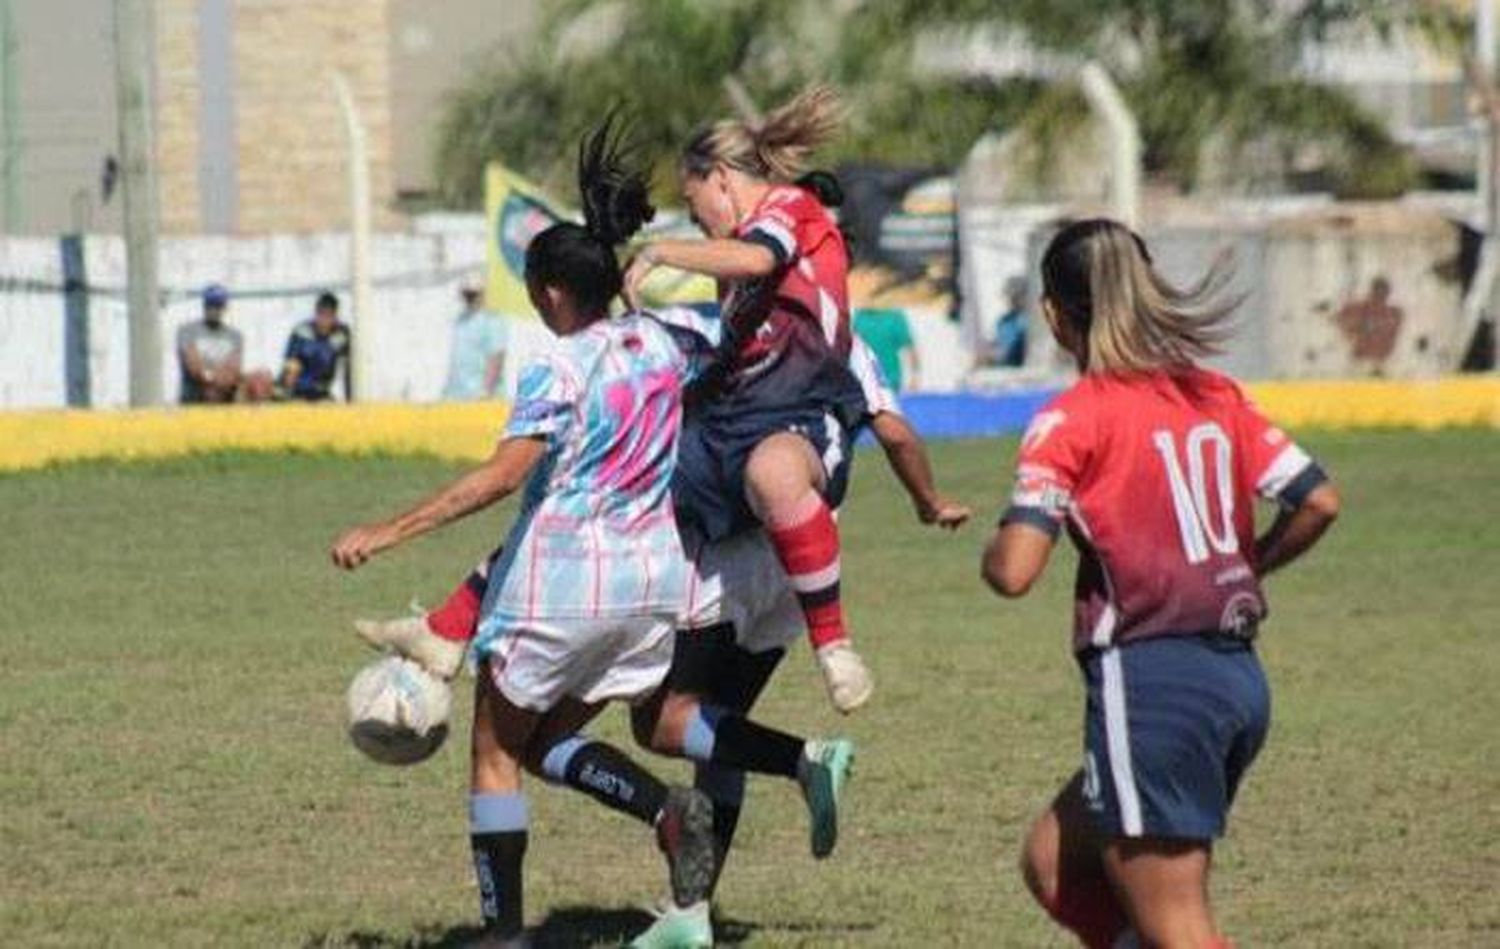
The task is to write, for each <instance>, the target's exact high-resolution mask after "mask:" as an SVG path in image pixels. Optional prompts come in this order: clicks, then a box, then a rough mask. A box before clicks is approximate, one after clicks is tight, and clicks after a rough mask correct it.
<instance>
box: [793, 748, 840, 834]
mask: <svg viewBox="0 0 1500 949" xmlns="http://www.w3.org/2000/svg"><path fill="white" fill-rule="evenodd" d="M853 764H854V742H852V741H850V740H848V739H847V738H832V739H828V740H826V741H820V740H818V739H816V738H814V739H809V740H808V742H807V744H806V745H804V746H803V748H802V760H801V761H799V762H797V783H798V784H799V785H801V786H802V798H803V800H805V801H806V802H807V815H808V817H809V818H811V819H812V835H811V836H812V855H813V856H814V857H816V858H818V859H819V860H822V859H823V858H824V857H826V856H828V855H829V854H831V853H833V848H834V846H835V845H836V844H837V843H838V842H839V794H840V793H841V792H842V791H843V789H844V782H845V781H847V780H848V779H849V773H850V770H851V768H852V766H853Z"/></svg>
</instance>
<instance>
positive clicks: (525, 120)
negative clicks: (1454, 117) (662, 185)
mask: <svg viewBox="0 0 1500 949" xmlns="http://www.w3.org/2000/svg"><path fill="white" fill-rule="evenodd" d="M1414 11H1415V12H1414ZM580 18H583V19H582V20H580ZM1413 18H1416V19H1419V20H1422V21H1423V22H1422V24H1421V25H1423V26H1424V27H1426V28H1428V29H1430V30H1431V31H1432V32H1433V33H1434V34H1441V35H1449V36H1451V35H1457V33H1458V32H1461V30H1462V28H1463V24H1462V21H1461V18H1458V17H1457V16H1456V14H1453V13H1452V11H1451V10H1450V9H1449V8H1445V7H1441V6H1437V5H1434V4H1418V5H1416V6H1413V5H1412V4H1410V3H1408V2H1401V0H1301V2H1293V3H1287V2H1285V0H1008V2H1006V3H1000V4H997V3H994V2H993V0H863V2H859V0H845V2H843V3H824V2H817V0H554V2H553V3H552V4H551V5H550V6H549V7H548V11H547V15H546V17H545V19H544V24H543V26H542V28H541V35H540V36H539V37H537V39H536V41H535V42H533V43H532V44H530V46H529V48H528V49H527V51H525V52H523V53H521V54H519V55H516V56H514V57H512V58H510V59H507V60H505V61H497V62H496V64H495V65H494V66H493V67H492V68H491V69H489V70H487V71H483V72H480V73H477V74H476V75H475V76H474V77H473V79H472V80H471V81H470V82H469V83H467V84H466V85H465V86H464V87H463V88H461V89H459V90H457V91H456V92H454V93H453V94H452V96H451V97H450V99H449V102H448V104H447V108H446V111H445V113H444V117H443V122H442V128H441V134H440V140H439V148H438V154H437V156H436V160H437V170H438V179H439V181H440V182H441V185H442V188H443V192H444V196H445V198H446V199H447V200H448V201H449V202H451V203H455V204H460V205H473V204H475V203H477V202H478V200H479V198H480V195H481V189H482V175H483V167H484V164H485V163H486V162H487V161H488V160H490V159H491V158H500V159H502V160H504V161H505V162H507V163H508V164H510V165H512V166H513V167H516V168H518V169H519V170H522V171H524V172H526V173H529V174H531V175H533V176H536V177H538V178H541V179H542V180H543V181H546V182H548V183H551V184H553V185H557V186H562V185H565V184H566V168H567V167H568V164H569V163H568V162H566V161H562V160H560V159H562V158H563V157H564V156H565V155H566V154H567V153H568V149H569V147H570V143H572V142H574V141H576V140H577V137H578V135H579V134H580V133H581V132H582V131H583V130H584V129H585V128H587V127H588V126H589V124H590V123H591V122H593V121H595V120H596V119H597V118H598V117H599V116H601V115H603V114H605V113H606V112H607V111H608V110H609V109H610V108H611V107H613V106H615V105H618V104H624V105H625V106H626V107H627V109H629V110H630V112H631V114H632V117H633V120H634V124H635V128H636V133H637V135H638V136H639V137H640V139H641V140H642V142H643V144H645V145H646V146H647V147H648V148H650V149H652V150H653V151H654V152H655V153H657V154H660V155H662V156H664V159H669V158H670V156H671V155H672V154H674V150H675V149H676V148H677V147H678V146H679V145H680V144H681V142H682V141H683V140H684V139H685V138H686V136H687V135H688V134H690V132H691V130H692V129H693V128H695V127H696V126H697V125H698V124H699V123H701V122H702V121H704V120H706V119H710V118H715V117H723V116H727V115H728V114H730V111H731V110H730V105H729V100H728V98H727V97H726V95H725V91H724V85H723V83H724V79H725V77H727V76H733V77H735V78H736V79H737V80H738V81H739V82H740V83H742V84H743V86H744V87H745V88H746V89H747V90H748V91H749V92H750V94H751V95H752V97H753V98H754V99H755V100H756V101H757V102H759V103H761V104H763V105H769V104H773V103H776V102H779V101H782V100H783V99H785V98H786V97H788V96H789V95H791V94H792V93H793V92H794V91H795V90H796V89H798V88H800V87H801V86H802V85H804V84H805V83H807V82H809V81H811V80H814V79H823V80H831V81H833V82H835V83H837V84H838V85H839V86H840V87H841V88H842V89H844V90H845V93H846V96H847V98H848V105H849V109H850V122H849V134H848V135H846V136H844V138H843V139H842V140H841V142H840V143H839V144H838V145H837V146H836V147H835V148H834V149H833V150H832V153H831V154H830V155H829V156H828V157H829V159H830V160H859V161H874V162H881V163H890V164H901V165H917V166H953V165H955V164H956V163H957V162H959V161H960V160H961V159H962V157H963V156H964V154H966V152H967V151H968V149H969V148H970V147H971V146H972V144H973V143H974V141H975V140H976V139H978V138H979V137H980V136H981V135H983V134H984V133H985V132H987V131H992V130H1002V129H1008V128H1015V127H1019V128H1031V129H1040V130H1050V133H1054V134H1056V133H1061V134H1066V130H1067V128H1068V127H1069V124H1068V123H1069V121H1072V119H1073V116H1070V115H1067V114H1063V113H1057V114H1053V115H1038V114H1037V113H1038V112H1039V111H1046V110H1053V111H1054V112H1055V111H1056V110H1058V109H1060V108H1062V109H1074V108H1075V107H1076V102H1077V97H1076V96H1070V95H1054V94H1042V93H1043V91H1044V87H1045V86H1046V84H1045V83H1043V82H1042V81H1041V80H1038V79H1013V80H1006V81H988V80H979V79H956V78H944V77H937V76H918V75H914V74H913V71H912V68H911V64H912V52H913V49H914V46H915V43H916V42H917V39H918V38H919V37H921V36H923V35H931V34H932V32H933V31H942V30H948V31H953V32H954V33H961V32H964V31H971V30H976V29H984V30H988V31H991V33H992V34H997V35H1003V34H1005V33H1007V32H1016V31H1018V32H1019V33H1021V34H1022V35H1024V36H1025V37H1026V39H1027V41H1028V42H1029V43H1031V44H1033V45H1034V46H1037V47H1040V48H1044V49H1048V50H1053V51H1057V52H1060V53H1063V54H1066V55H1068V56H1072V57H1077V58H1078V59H1079V60H1082V59H1084V58H1092V59H1096V60H1098V61H1100V62H1102V63H1103V64H1104V65H1105V66H1106V68H1108V69H1110V71H1111V72H1112V73H1113V74H1114V75H1115V76H1116V78H1117V80H1119V81H1120V84H1121V86H1122V89H1123V91H1124V93H1125V96H1126V98H1127V100H1128V101H1129V103H1130V104H1131V106H1132V108H1133V109H1134V111H1135V112H1136V115H1137V118H1138V120H1139V121H1140V124H1141V131H1142V137H1143V140H1144V143H1145V149H1146V154H1145V160H1146V165H1147V171H1148V173H1150V174H1152V175H1155V176H1157V177H1159V178H1163V179H1166V180H1170V181H1174V182H1177V183H1178V184H1180V185H1182V186H1183V187H1186V188H1192V187H1194V186H1195V185H1196V184H1198V183H1199V181H1200V179H1201V177H1202V171H1203V167H1202V163H1203V161H1204V156H1205V145H1206V144H1208V143H1214V144H1215V146H1216V150H1215V151H1214V154H1215V155H1216V156H1219V157H1220V158H1222V157H1223V156H1224V155H1226V154H1227V155H1228V156H1229V159H1230V160H1239V158H1240V157H1242V156H1244V155H1247V154H1253V155H1256V156H1259V158H1258V159H1257V160H1260V161H1262V162H1263V161H1264V160H1265V159H1264V156H1265V155H1267V154H1272V155H1277V156H1280V157H1281V163H1282V164H1283V165H1284V166H1285V168H1283V169H1282V170H1283V171H1289V170H1293V169H1301V168H1303V167H1304V166H1308V165H1312V166H1315V167H1316V168H1317V169H1319V171H1320V173H1321V175H1322V178H1323V180H1324V181H1325V182H1328V183H1331V184H1332V186H1333V187H1334V188H1335V189H1336V190H1338V191H1340V192H1341V193H1345V194H1350V195H1358V196H1383V195H1387V194H1392V193H1399V192H1400V191H1401V190H1404V189H1405V188H1406V187H1409V186H1410V184H1411V183H1412V182H1413V180H1414V177H1415V173H1416V169H1415V166H1414V164H1413V163H1412V161H1411V160H1410V158H1409V157H1408V156H1407V155H1406V154H1405V152H1404V151H1403V150H1402V149H1401V148H1399V147H1398V146H1397V145H1396V143H1394V142H1393V141H1392V139H1391V137H1390V135H1389V134H1388V132H1387V131H1386V130H1385V129H1384V128H1383V127H1382V126H1381V125H1380V124H1379V122H1377V121H1376V120H1375V119H1373V118H1372V117H1370V116H1369V115H1368V114H1366V113H1365V112H1363V111H1362V110H1361V109H1360V108H1358V107H1357V106H1356V105H1355V104H1354V103H1353V102H1352V101H1351V100H1350V99H1348V98H1347V97H1346V96H1345V95H1343V94H1342V93H1341V92H1339V91H1338V90H1336V89H1333V88H1331V87H1327V86H1318V85H1314V84H1311V83H1308V82H1306V81H1303V80H1300V79H1298V78H1296V76H1295V69H1294V67H1295V65H1296V62H1297V57H1298V55H1299V50H1300V44H1301V43H1302V42H1304V41H1305V40H1308V39H1316V38H1319V37H1322V36H1325V35H1327V34H1328V31H1330V30H1332V29H1335V28H1338V27H1340V26H1341V25H1344V24H1349V23H1353V22H1358V23H1362V24H1366V25H1370V26H1373V27H1374V28H1376V29H1387V30H1388V29H1391V28H1394V27H1395V26H1397V25H1401V24H1408V23H1410V22H1411V21H1412V20H1413ZM1046 144H1047V143H1043V147H1044V148H1045V147H1046ZM1226 149H1227V151H1226Z"/></svg>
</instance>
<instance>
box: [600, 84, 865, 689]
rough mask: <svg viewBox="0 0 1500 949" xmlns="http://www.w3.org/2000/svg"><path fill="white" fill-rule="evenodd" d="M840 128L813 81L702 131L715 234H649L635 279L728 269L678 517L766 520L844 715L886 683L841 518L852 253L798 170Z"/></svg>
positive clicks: (706, 220) (703, 216) (699, 200)
mask: <svg viewBox="0 0 1500 949" xmlns="http://www.w3.org/2000/svg"><path fill="white" fill-rule="evenodd" d="M838 125H839V106H838V99H837V96H836V95H835V94H834V93H833V91H832V90H830V89H828V88H826V87H815V88H813V89H810V90H808V91H806V92H804V93H803V94H801V95H799V96H798V97H797V98H795V99H793V100H792V101H791V102H790V103H788V104H786V105H784V106H782V107H781V108H779V109H775V110H773V111H772V112H771V113H770V114H769V115H767V116H766V118H765V120H764V121H763V122H760V123H758V124H754V125H752V124H749V123H746V122H742V121H723V122H718V123H715V124H713V125H711V126H709V127H708V128H706V129H704V130H702V131H700V132H698V133H697V134H695V135H694V136H693V137H692V139H691V140H689V142H688V144H687V147H686V148H685V149H684V150H683V153H682V156H681V162H680V171H681V180H682V193H683V197H684V198H685V199H686V200H687V203H688V206H689V209H690V210H691V212H692V216H693V220H694V221H695V222H697V224H698V226H699V227H701V228H702V229H703V231H704V232H705V233H706V234H707V236H708V239H707V240H694V241H682V240H661V241H654V242H651V243H649V244H647V245H645V247H644V248H642V249H641V251H640V252H639V253H638V254H637V255H636V257H635V259H634V260H633V261H632V262H631V265H630V267H629V268H628V269H627V271H626V274H625V292H626V298H627V299H635V298H636V294H637V291H638V290H639V288H640V286H641V283H642V281H644V280H645V279H646V277H647V275H648V274H649V273H650V272H651V271H652V270H653V269H654V268H656V267H658V266H666V267H675V268H677V269H679V270H686V271H690V272H693V273H699V274H705V275H707V276H710V277H714V278H715V279H717V280H718V281H719V296H720V302H721V307H722V314H723V321H724V336H725V339H724V344H723V347H722V351H721V354H720V356H721V363H720V365H719V367H718V369H719V371H718V372H717V373H716V375H715V378H714V380H713V383H712V385H710V386H708V387H706V388H708V389H709V390H710V391H708V392H706V393H705V394H704V395H703V400H702V404H701V406H700V407H699V410H698V411H696V412H695V413H694V415H693V417H692V418H691V419H690V420H689V423H688V426H687V427H686V428H685V430H684V432H683V441H682V447H681V463H680V464H679V465H678V473H677V478H676V481H675V483H674V485H673V495H674V498H675V501H676V504H677V511H678V517H679V519H681V520H683V521H684V522H685V523H687V524H690V525H691V526H693V527H694V528H696V529H698V530H699V531H701V532H702V534H703V535H704V537H705V538H706V539H707V540H709V541H718V540H723V539H724V538H726V537H730V536H733V535H734V534H737V533H740V532H742V531H745V530H748V529H750V528H752V527H756V526H761V525H763V526H764V527H765V528H766V531H767V534H768V536H769V537H770V540H771V545H772V546H773V547H774V548H775V550H776V554H777V557H778V558H779V559H780V560H781V563H782V565H783V566H784V567H785V568H786V572H787V575H788V576H789V577H790V578H791V581H792V585H793V587H795V588H796V590H797V595H798V599H799V600H800V602H801V606H802V611H803V613H804V615H805V617H806V620H807V631H808V639H809V641H810V642H811V644H812V646H813V649H814V650H815V652H816V655H817V658H818V665H819V668H820V669H821V670H822V673H823V678H824V681H825V683H826V684H827V686H828V693H829V697H830V698H831V699H832V701H833V704H834V707H836V708H837V709H838V710H839V711H841V712H845V713H847V712H851V711H853V710H854V709H856V708H858V707H859V706H861V705H863V704H864V703H865V702H866V701H868V700H869V698H870V694H871V692H872V691H873V689H874V683H873V681H872V680H871V678H870V674H869V671H868V670H867V669H866V668H865V665H864V662H863V661H862V660H861V659H860V658H859V655H858V654H857V653H856V652H855V651H854V650H853V648H852V646H851V645H850V639H849V631H848V629H847V628H846V626H845V624H844V615H843V609H842V607H841V604H840V599H839V537H838V527H837V524H836V522H835V521H834V518H833V510H834V509H835V508H837V507H838V504H839V501H840V500H841V499H842V497H843V493H844V490H845V488H846V487H847V480H848V472H847V463H848V458H849V449H850V441H849V433H850V431H851V430H852V429H853V428H854V426H855V425H856V424H857V423H858V421H859V418H860V416H861V415H862V414H863V408H862V406H861V405H860V402H861V396H860V390H859V385H858V384H857V383H856V382H855V381H854V380H853V379H852V378H851V376H850V374H849V370H848V358H849V347H850V341H851V338H852V334H851V331H850V324H849V287H848V275H849V255H848V252H847V249H846V248H845V246H844V239H843V236H842V235H841V234H840V233H839V229H838V226H837V224H836V223H835V222H834V220H833V218H832V216H831V215H830V214H829V212H828V211H827V210H826V209H825V208H824V206H823V204H822V203H821V202H820V201H819V200H818V197H817V195H816V194H814V193H813V192H812V191H811V190H809V189H808V188H806V187H801V186H799V185H797V184H795V183H794V182H795V180H796V179H797V177H798V176H799V175H801V174H802V172H803V171H805V170H806V161H807V158H808V156H809V155H810V154H811V153H812V152H813V150H814V149H816V148H817V147H818V146H819V145H821V144H822V143H824V142H825V141H827V140H828V139H829V138H830V137H831V136H832V135H833V134H834V132H835V131H837V129H838Z"/></svg>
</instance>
